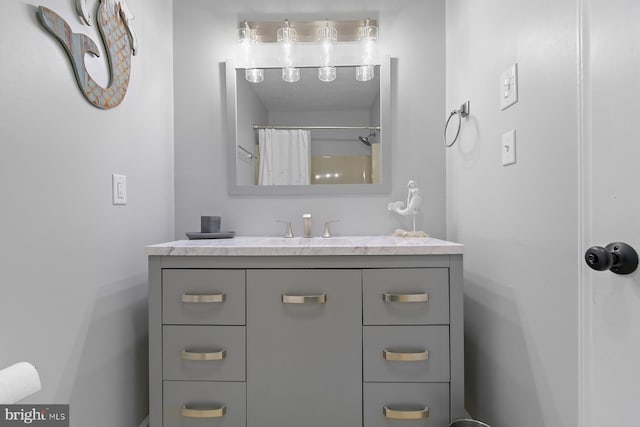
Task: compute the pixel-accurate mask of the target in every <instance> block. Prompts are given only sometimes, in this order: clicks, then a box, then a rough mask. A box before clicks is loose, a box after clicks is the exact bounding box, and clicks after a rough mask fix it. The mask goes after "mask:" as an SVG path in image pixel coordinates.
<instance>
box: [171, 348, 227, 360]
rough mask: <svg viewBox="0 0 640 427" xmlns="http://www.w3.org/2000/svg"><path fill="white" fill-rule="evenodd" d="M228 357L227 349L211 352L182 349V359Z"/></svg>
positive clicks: (218, 358)
mask: <svg viewBox="0 0 640 427" xmlns="http://www.w3.org/2000/svg"><path fill="white" fill-rule="evenodd" d="M225 357H227V350H225V349H222V350H220V351H214V352H210V353H204V352H196V351H189V350H187V349H184V350H182V353H180V358H181V359H182V360H222V359H224V358H225Z"/></svg>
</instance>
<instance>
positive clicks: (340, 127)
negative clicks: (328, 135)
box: [253, 125, 380, 130]
mask: <svg viewBox="0 0 640 427" xmlns="http://www.w3.org/2000/svg"><path fill="white" fill-rule="evenodd" d="M253 128H254V129H304V130H327V129H368V130H380V126H269V125H253Z"/></svg>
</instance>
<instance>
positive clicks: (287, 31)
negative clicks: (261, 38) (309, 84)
mask: <svg viewBox="0 0 640 427" xmlns="http://www.w3.org/2000/svg"><path fill="white" fill-rule="evenodd" d="M285 24H286V26H285V27H282V28H279V29H278V32H277V33H276V38H277V40H278V44H279V45H280V64H281V65H282V80H284V81H285V82H289V83H294V82H297V81H298V80H300V70H299V69H298V68H295V65H296V49H295V48H296V39H297V37H298V34H297V33H296V30H295V29H294V28H291V27H289V21H285Z"/></svg>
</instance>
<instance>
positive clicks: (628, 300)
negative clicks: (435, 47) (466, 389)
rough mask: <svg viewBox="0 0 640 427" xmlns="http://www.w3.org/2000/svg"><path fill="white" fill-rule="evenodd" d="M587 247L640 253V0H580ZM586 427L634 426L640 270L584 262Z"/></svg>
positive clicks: (639, 384) (637, 418)
mask: <svg viewBox="0 0 640 427" xmlns="http://www.w3.org/2000/svg"><path fill="white" fill-rule="evenodd" d="M582 3H583V5H584V6H585V9H584V11H585V13H584V15H583V17H584V18H586V19H584V23H585V27H584V32H583V34H584V35H585V38H584V41H585V50H584V53H585V58H584V59H586V61H585V71H586V74H585V80H584V83H585V86H584V89H585V90H584V94H585V97H584V101H583V105H584V107H585V108H584V112H585V121H584V127H583V130H584V145H583V147H584V156H583V166H584V173H583V183H584V191H583V196H584V203H583V207H584V222H583V244H584V246H585V247H584V248H582V249H583V251H584V250H586V249H587V247H588V246H591V245H600V246H605V245H606V244H608V243H610V242H616V241H623V242H626V243H628V244H630V245H631V246H632V247H634V248H635V249H636V251H638V250H640V108H639V105H638V104H639V103H640V1H638V0H584V1H583V2H582ZM583 272H584V276H583V277H584V281H583V285H584V287H583V289H584V290H585V293H584V299H583V303H584V306H583V308H584V315H583V316H582V328H583V339H584V341H583V347H582V352H583V353H582V354H583V356H584V357H583V360H584V361H585V362H586V363H585V364H584V365H583V368H584V369H583V371H582V374H583V379H584V380H585V383H584V384H583V391H584V392H586V399H583V400H582V403H583V407H582V410H581V413H582V415H583V423H582V425H583V426H585V427H586V426H592V427H596V426H639V425H640V415H639V413H638V409H639V405H640V401H639V399H640V272H639V271H636V272H635V273H633V274H630V275H626V276H623V275H617V274H614V273H611V272H609V271H605V272H597V271H593V270H591V269H589V268H587V267H586V264H585V265H584V271H583Z"/></svg>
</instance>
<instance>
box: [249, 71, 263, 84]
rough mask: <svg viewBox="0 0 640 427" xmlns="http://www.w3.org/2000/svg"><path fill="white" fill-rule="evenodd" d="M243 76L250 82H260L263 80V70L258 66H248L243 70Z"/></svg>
mask: <svg viewBox="0 0 640 427" xmlns="http://www.w3.org/2000/svg"><path fill="white" fill-rule="evenodd" d="M244 78H245V79H247V81H249V82H251V83H262V82H263V81H264V70H262V69H260V68H248V69H246V70H244Z"/></svg>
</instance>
